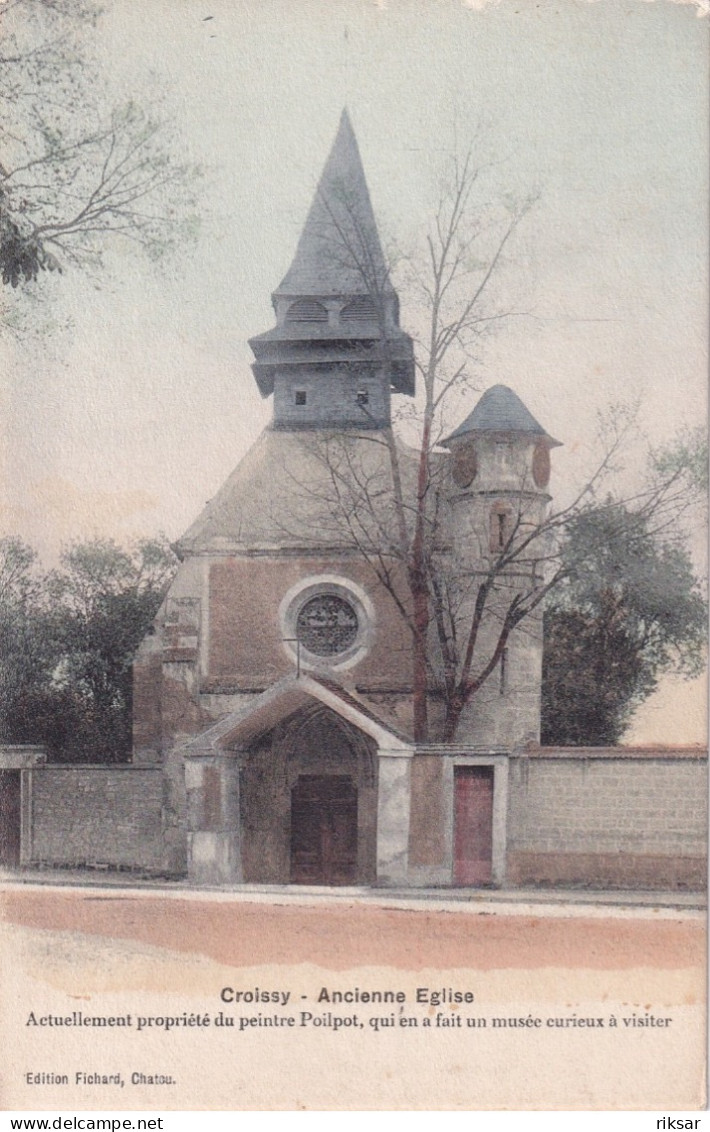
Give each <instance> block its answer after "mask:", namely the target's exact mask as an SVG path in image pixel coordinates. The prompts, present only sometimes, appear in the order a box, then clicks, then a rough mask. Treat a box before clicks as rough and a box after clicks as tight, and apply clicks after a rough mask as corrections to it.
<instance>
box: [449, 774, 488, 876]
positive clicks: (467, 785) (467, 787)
mask: <svg viewBox="0 0 710 1132" xmlns="http://www.w3.org/2000/svg"><path fill="white" fill-rule="evenodd" d="M492 864H493V767H492V766H457V767H454V883H455V884H466V885H483V884H490V883H491V880H492Z"/></svg>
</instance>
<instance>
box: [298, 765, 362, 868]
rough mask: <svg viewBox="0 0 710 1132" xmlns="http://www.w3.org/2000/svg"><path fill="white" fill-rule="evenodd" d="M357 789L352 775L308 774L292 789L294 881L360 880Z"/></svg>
mask: <svg viewBox="0 0 710 1132" xmlns="http://www.w3.org/2000/svg"><path fill="white" fill-rule="evenodd" d="M356 879H357V789H356V788H355V786H354V785H353V782H352V779H351V778H350V776H349V775H337V774H302V775H300V776H299V779H298V782H297V783H296V785H295V786H294V788H293V790H292V792H291V883H292V884H329V885H330V884H332V885H339V884H354V883H355V881H356Z"/></svg>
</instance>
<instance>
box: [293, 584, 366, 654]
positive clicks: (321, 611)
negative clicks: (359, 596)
mask: <svg viewBox="0 0 710 1132" xmlns="http://www.w3.org/2000/svg"><path fill="white" fill-rule="evenodd" d="M358 627H359V626H358V619H357V613H356V612H355V610H354V609H353V607H352V605H351V604H350V602H348V601H346V600H345V599H344V598H342V597H338V595H337V594H316V596H315V597H312V598H309V600H308V601H307V602H305V604H304V605H303V606H302V607H301V609H300V611H299V613H298V617H297V618H296V636H297V638H298V640H299V642H300V644H301V645H302V646H303V648H304V649H307V650H308V652H310V653H313V654H314V655H315V656H337V655H338V653H342V652H346V651H347V650H348V649H349V648H350V647H351V646H352V645H354V644H355V641H356V638H357V634H358Z"/></svg>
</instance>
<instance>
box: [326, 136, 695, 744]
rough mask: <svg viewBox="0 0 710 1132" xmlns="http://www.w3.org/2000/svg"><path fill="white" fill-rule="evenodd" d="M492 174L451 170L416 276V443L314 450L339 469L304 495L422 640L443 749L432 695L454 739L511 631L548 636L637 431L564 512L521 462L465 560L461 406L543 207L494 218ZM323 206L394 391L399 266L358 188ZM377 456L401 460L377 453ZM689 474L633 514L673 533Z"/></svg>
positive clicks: (419, 704)
mask: <svg viewBox="0 0 710 1132" xmlns="http://www.w3.org/2000/svg"><path fill="white" fill-rule="evenodd" d="M480 177H481V169H480V168H478V167H477V166H476V164H475V162H474V159H473V154H472V151H471V150H469V151H468V152H467V153H466V154H465V156H464V157H463V158H462V159H456V158H454V159H453V160H452V161H451V163H450V167H449V171H448V176H447V178H446V181H445V183H444V185H443V187H442V190H441V195H440V198H439V202H438V206H437V209H436V211H435V214H434V218H433V222H432V224H431V227H430V230H429V232H428V233H427V235H426V240H425V248H424V251H425V255H424V256H423V257H422V258H420V259H419V260H417V259H409V260H408V261H407V262H406V263H405V264H404V267H405V272H404V273H405V275H406V277H407V281H408V283H409V290H410V292H412V293H413V294H414V301H415V308H416V309H418V310H419V312H421V313H422V317H421V318H420V320H419V325H420V332H419V333H418V334H417V333H416V332H415V334H414V335H413V337H414V340H415V358H416V366H417V370H418V373H419V377H420V394H419V398H418V401H417V403H416V408H415V415H416V425H417V439H416V443H415V445H414V446H407V445H404V444H403V443H402V442H401V440H399V439H398V437H397V436H396V435H395V432H394V431H393V430H392V429H391V428H388V429H381V430H373V431H372V432H368V433H367V434H363V435H364V436H365V437H366V439H367V440H368V441H369V442H370V443H369V445H365V446H364V447H363V445H362V444H358V445H354V444H353V443H352V442H351V437H349V436H348V435H347V434H346V433H333V434H323V435H321V436H320V437H318V438H316V439H314V440H309V442H308V443H309V445H310V446H311V452H310V455H311V457H315V459H316V461H317V462H318V463H319V464H320V466H321V472H322V471H325V474H324V475H320V476H316V477H314V479H313V482H309V483H308V485H304V486H307V492H308V497H309V501H310V506H315V507H316V508H317V509H319V510H318V516H319V517H318V531H319V535H320V536H321V537H323V536H324V535H325V536H326V537H327V532H328V531H330V537H331V539H332V541H333V542H334V543H338V542H340V543H342V542H343V541H345V542H347V543H348V544H349V545H351V546H352V547H354V548H356V549H357V551H358V552H359V553H360V554H361V555H362V557H363V558H364V559H365V560H366V561H367V562H368V564H369V565H370V567H371V568H372V570H373V572H374V574H375V575H376V577H377V579H378V580H379V582H380V583H381V584H382V586H383V587H384V588H385V589H386V590H387V592H388V593H389V594H390V596H391V598H392V600H393V601H394V603H395V605H396V608H397V610H398V611H399V614H400V615H401V616H402V617H403V618H404V620H405V622H406V624H407V626H408V628H409V631H410V633H411V641H412V690H413V730H414V737H415V739H417V740H419V741H425V740H427V739H428V738H430V722H429V701H430V698H431V693H432V691H434V692H435V693H436V694H437V695H438V696H439V697H441V698H442V699H443V704H444V719H443V724H442V725H441V727H440V728H437V730H438V731H439V733H440V735H441V738H443V739H444V740H447V741H448V740H451V739H453V738H454V736H455V734H456V730H457V727H458V725H459V722H460V719H461V715H462V712H463V711H464V709H465V708H466V706H467V705H468V704H469V703H470V701H471V700H472V699H473V697H475V696H476V695H477V693H479V692H480V690H481V688H482V687H483V686H484V685H485V683H486V681H488V680H489V678H490V676H491V674H492V673H493V672H494V671H495V670H496V669H497V668H498V667H499V666H500V665H501V662H502V660H503V658H504V656H505V651H506V648H507V645H508V641H509V640H510V637H511V634H512V633H513V632H514V631H518V632H522V631H524V630H525V626H526V625H527V626H528V628H529V630H530V631H531V632H538V633H541V614H542V606H543V603H544V601H545V598H546V596H547V595H548V594H549V593H550V592H551V591H552V590H553V589H554V588H555V587H556V586H558V585H559V584H560V582H561V581H562V580H563V579H564V578H565V577H566V576H567V575H568V573H569V570H570V564H569V562H568V561H566V560H565V558H564V555H563V546H564V541H565V532H566V531H568V530H569V529H570V527H571V525H572V524H574V523H575V521H577V520H578V519H579V518H580V516H582V515H583V514H585V513H586V512H587V511H588V510H589V509H590V508H595V509H599V508H604V507H610V508H611V507H612V506H615V505H616V503H614V502H612V501H611V500H607V501H606V502H605V501H604V500H603V498H602V493H603V490H604V485H605V484H606V483H607V478H608V476H609V474H610V472H611V471H612V470H613V469H614V467H615V462H616V460H617V458H618V456H619V454H620V452H621V450H622V448H623V447H624V444H625V441H626V438H627V436H628V433H629V431H630V430H631V428H632V427H633V418H632V415H631V416H630V415H629V414H627V413H624V412H620V411H617V412H616V413H611V414H610V417H609V419H608V420H607V421H606V422H605V423H604V427H602V428H601V429H600V456H599V460H598V464H597V467H596V469H595V470H594V472H593V473H592V475H591V476H590V477H589V478H588V479H587V480H586V482H585V483H584V484H583V485H582V486H581V488H580V489H579V490H578V492H577V493H576V495H575V496H574V498H573V499H572V500H571V501H570V502H569V503H568V504H566V505H565V506H564V507H562V508H560V509H558V510H556V511H550V510H549V509H547V508H545V507H543V508H542V510H541V509H540V506H539V495H538V504H537V505H535V506H533V505H531V503H530V495H531V493H530V492H529V490H528V489H529V488H530V486H531V484H530V482H528V476H529V475H530V472H529V468H528V466H527V464H526V463H521V465H520V468H519V471H518V480H517V485H516V487H517V490H516V491H514V492H513V493H512V497H513V498H514V499H516V500H517V501H516V502H515V503H514V505H513V507H512V509H511V510H510V512H509V514H508V515H507V516H506V524H505V528H504V529H503V528H501V532H500V537H499V538H498V539H497V541H496V542H495V544H494V543H493V542H491V541H490V540H489V536H488V530H487V528H486V529H483V528H481V530H479V532H478V536H477V537H478V543H477V545H476V546H474V547H472V546H471V545H470V543H469V545H468V546H467V547H466V549H465V553H464V554H460V553H458V552H457V550H456V547H455V545H454V543H455V542H456V539H455V538H454V537H452V530H451V522H450V516H449V515H448V514H447V498H446V487H445V483H444V476H445V475H447V476H448V475H449V473H450V466H451V457H450V455H449V454H448V453H446V452H445V451H444V450H443V449H442V447H441V442H442V440H443V439H444V437H445V424H446V416H447V413H446V410H447V407H448V406H447V402H448V401H449V400H450V399H451V396H452V394H453V393H454V392H455V391H456V390H458V389H459V388H461V387H463V386H465V387H467V388H474V386H473V382H472V378H471V370H472V363H473V362H474V361H475V359H476V354H477V349H478V345H479V342H480V340H481V338H482V336H483V335H485V334H486V333H487V332H488V331H489V330H490V329H491V328H492V327H493V326H495V325H496V324H497V323H500V322H501V321H502V320H503V319H505V318H509V317H511V315H512V314H513V313H514V312H512V311H510V310H509V309H507V310H500V309H497V307H496V305H495V303H494V301H493V290H494V288H493V283H494V281H495V280H496V277H497V275H498V273H499V271H500V269H501V267H502V265H503V263H504V261H505V258H506V253H507V251H508V249H509V247H510V246H511V243H512V241H513V238H514V236H515V233H516V231H517V229H518V227H519V225H520V224H521V222H522V221H523V220H524V218H525V217H526V216H527V214H528V213H529V211H530V209H531V208H532V206H533V205H534V197H530V198H528V199H526V200H523V201H520V202H517V203H512V204H510V205H506V206H501V207H499V208H498V209H496V210H492V211H490V210H489V211H488V212H487V213H485V214H482V213H481V211H480V210H479V207H478V199H477V196H476V189H477V187H478V183H479V179H480ZM322 201H323V204H324V206H325V208H326V210H327V212H328V216H329V221H330V222H329V224H328V225H327V231H325V232H324V234H323V239H324V241H325V247H324V254H327V255H330V256H332V257H334V259H336V260H337V261H339V262H340V263H341V264H343V265H346V266H349V267H350V268H353V267H354V268H355V270H356V272H357V275H358V276H359V279H360V280H361V282H362V287H363V290H364V291H365V292H366V293H367V295H368V296H369V297H370V299H371V300H372V302H373V305H374V308H375V310H376V311H377V322H378V341H377V343H376V351H377V358H378V362H379V365H380V367H381V371H382V375H383V379H384V380H386V381H387V382H388V385H389V384H391V382H390V374H391V371H392V366H393V362H394V360H393V357H392V352H391V345H390V326H389V323H388V315H387V311H388V295H390V296H391V294H392V293H393V292H392V286H391V283H390V274H389V269H388V267H387V265H386V264H385V263H384V261H383V259H382V256H381V253H380V249H379V245H378V246H377V247H376V248H373V246H372V238H371V231H372V229H371V227H370V226H369V225H368V224H367V223H366V222H363V220H362V218H361V217H360V216H359V214H358V202H357V200H356V199H355V198H354V197H353V196H352V195H351V194H350V192H349V190H348V186H347V185H342V186H341V189H340V192H339V194H338V196H337V197H336V199H335V201H334V200H333V197H332V195H331V196H328V197H325V196H324V197H323V198H322ZM401 266H402V265H401V264H400V268H401ZM363 412H367V409H366V408H364V409H363ZM407 423H408V424H409V425H411V421H409V422H407ZM361 439H362V437H361ZM548 439H549V438H548ZM378 448H379V450H380V454H382V453H383V452H385V453H386V459H384V460H383V459H380V458H378V457H377V455H371V454H368V453H369V450H370V449H374V450H375V451H376V450H377V449H378ZM363 453H364V455H363ZM686 472H687V466H685V467H679V466H674V467H672V468H670V469H669V470H668V471H667V474H665V475H663V474H659V475H657V476H656V477H655V479H654V480H653V481H652V482H651V485H650V486H649V487H648V488H644V489H643V490H642V491H641V492H640V493H639V494H638V495H637V496H635V497H634V498H633V499H631V500H628V501H627V502H628V503H629V505H631V506H633V507H636V508H637V509H638V510H640V511H641V510H643V511H644V512H648V511H650V512H652V513H653V514H654V515H655V516H656V517H657V520H658V522H659V524H660V523H665V522H668V520H669V517H670V516H673V515H676V516H677V514H678V511H679V509H682V507H683V506H684V483H685V476H686Z"/></svg>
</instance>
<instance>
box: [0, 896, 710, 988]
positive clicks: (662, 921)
mask: <svg viewBox="0 0 710 1132" xmlns="http://www.w3.org/2000/svg"><path fill="white" fill-rule="evenodd" d="M383 904H386V898H384V897H383ZM2 906H3V915H4V918H5V919H6V921H8V922H9V923H13V924H17V925H19V926H23V927H26V928H41V929H44V930H49V931H61V932H72V933H79V934H81V935H84V936H100V937H108V938H111V939H114V940H120V939H123V940H133V941H140V942H143V943H147V944H151V945H154V946H156V947H161V948H167V949H169V950H171V951H175V952H178V953H189V954H193V955H205V956H207V957H209V958H210V959H212V960H215V961H216V962H218V963H223V964H229V965H237V966H238V965H245V964H246V965H249V966H253V965H255V964H269V963H279V964H292V963H299V962H305V961H308V962H311V963H314V964H317V965H319V966H322V967H324V968H330V969H333V970H341V969H346V968H351V967H359V966H372V965H380V966H381V965H385V966H388V967H394V968H404V969H408V970H412V969H421V968H425V967H434V968H436V967H440V968H447V969H450V968H455V967H466V968H471V967H472V968H476V969H478V970H490V969H493V968H496V969H501V968H515V967H519V968H527V969H532V968H537V967H555V966H561V967H565V968H570V967H572V968H574V967H584V968H614V969H616V970H623V969H626V968H630V967H638V966H640V965H643V966H648V967H652V968H658V969H667V968H675V967H698V968H702V966H703V964H704V958H705V921H704V917H703V916H702V914H701V913H699V912H695V911H682V910H670V909H659V910H654V909H652V908H640V909H629V908H624V909H623V913H622V910H621V909H608V910H606V913H605V910H604V909H602V908H599V907H594V908H588V907H586V906H585V907H581V906H575V907H574V908H570V909H567V910H566V911H567V912H568V913H569V914H566V915H560V914H559V911H560V909H559V906H556V907H553V908H552V909H551V912H552V914H550V915H548V914H546V909H545V906H542V905H541V906H539V907H535V908H532V909H529V908H528V907H526V906H524V907H521V906H520V905H515V906H510V907H508V906H506V905H504V904H497V905H492V904H485V905H483V904H482V905H477V906H470V905H468V906H466V907H465V908H463V907H462V908H461V909H459V908H457V907H456V906H455V905H454V904H448V903H445V904H444V905H443V907H438V908H437V907H435V908H430V907H428V906H427V905H426V904H425V903H422V905H421V906H420V907H412V906H411V904H410V903H407V902H405V903H403V904H402V905H401V906H393V907H386V906H377V905H373V904H372V903H370V902H368V903H361V902H357V901H355V900H353V901H352V902H351V903H348V902H346V901H344V900H343V899H342V898H340V899H338V900H337V901H334V902H328V901H313V902H310V903H308V897H306V896H304V897H303V898H302V900H298V899H297V900H293V899H291V900H288V899H287V898H286V897H283V896H282V897H279V896H274V897H272V898H271V899H270V900H269V901H268V902H267V900H266V899H265V898H264V897H263V896H260V897H259V898H255V899H254V902H250V901H249V897H248V895H245V894H239V897H238V898H237V897H236V896H232V897H230V896H229V895H227V894H223V893H222V894H206V895H205V896H201V895H200V894H198V893H195V894H191V893H186V892H184V891H183V892H176V891H174V890H173V891H170V892H164V893H156V892H151V891H148V890H145V889H144V890H141V891H136V892H131V891H130V890H129V889H123V890H119V891H117V890H114V889H103V890H102V889H98V888H97V889H87V888H83V887H82V888H67V887H62V888H53V887H37V886H32V887H31V886H26V887H23V886H19V885H18V886H7V887H6V889H5V891H4V893H3V898H2ZM444 909H445V910H444ZM555 913H556V914H555Z"/></svg>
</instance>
